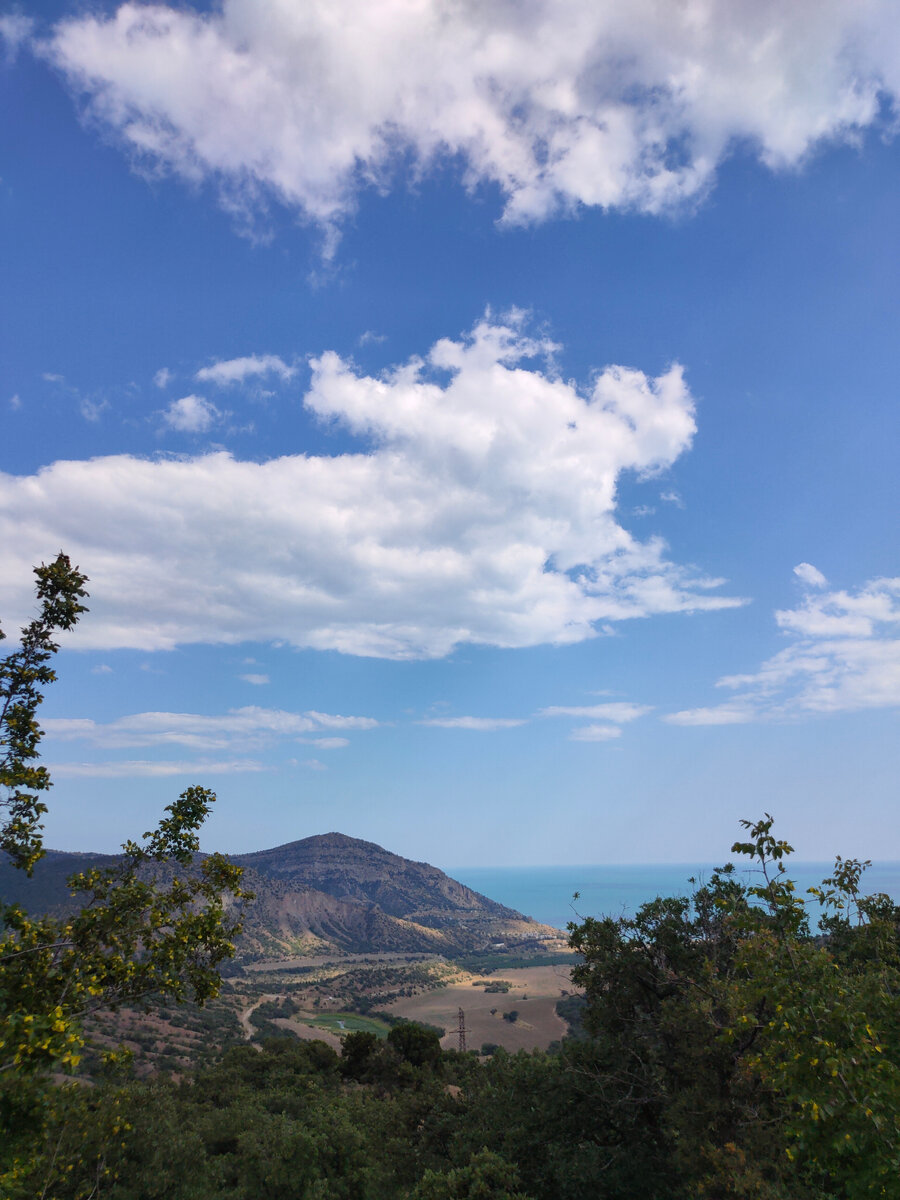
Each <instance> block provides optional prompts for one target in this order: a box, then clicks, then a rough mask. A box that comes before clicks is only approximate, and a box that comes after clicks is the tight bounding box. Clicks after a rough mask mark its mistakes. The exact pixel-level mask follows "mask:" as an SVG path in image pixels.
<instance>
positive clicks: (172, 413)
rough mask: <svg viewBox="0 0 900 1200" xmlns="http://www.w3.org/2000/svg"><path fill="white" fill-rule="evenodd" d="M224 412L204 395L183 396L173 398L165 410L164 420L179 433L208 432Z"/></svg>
mask: <svg viewBox="0 0 900 1200" xmlns="http://www.w3.org/2000/svg"><path fill="white" fill-rule="evenodd" d="M221 416H222V414H221V413H220V412H219V410H218V409H217V408H216V406H215V405H214V404H212V403H211V402H210V401H209V400H205V399H204V398H203V397H202V396H194V395H191V396H182V397H181V399H180V400H173V401H172V403H171V404H170V405H169V407H168V408H167V409H165V410H164V411H163V414H162V419H163V422H164V423H165V424H166V425H168V426H169V428H170V429H177V430H178V432H179V433H206V431H207V430H208V429H211V428H212V426H213V425H215V424H216V422H217V421H218V420H219V419H220V418H221Z"/></svg>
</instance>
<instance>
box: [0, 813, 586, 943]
mask: <svg viewBox="0 0 900 1200" xmlns="http://www.w3.org/2000/svg"><path fill="white" fill-rule="evenodd" d="M197 857H198V859H202V858H203V857H205V856H204V855H198V856H197ZM225 857H226V858H228V859H229V861H231V862H233V863H235V864H236V865H238V866H241V867H243V868H244V886H245V887H246V888H247V889H248V890H249V891H251V892H254V893H255V899H254V900H253V901H252V902H251V903H249V904H247V905H246V906H245V908H244V911H243V920H244V931H243V933H242V935H241V937H240V939H239V941H238V943H237V954H236V958H237V960H238V961H241V960H243V961H251V960H253V959H255V958H259V957H263V956H264V957H280V956H290V955H300V956H302V955H304V954H321V953H337V954H341V953H359V952H361V951H369V952H373V953H377V952H383V951H395V952H396V951H400V952H410V953H423V952H425V953H440V954H444V955H452V954H458V953H469V952H473V951H479V950H485V949H487V948H489V947H490V946H491V945H496V944H497V943H498V942H510V941H515V942H523V941H524V942H540V941H543V940H545V939H554V938H560V937H562V936H564V935H562V934H560V932H559V931H558V930H554V929H552V928H551V927H550V926H546V925H541V924H539V923H538V922H536V921H534V920H532V919H531V918H530V917H527V916H525V915H524V914H522V913H520V912H517V911H516V910H515V909H512V908H508V907H507V906H505V905H503V904H500V903H498V902H497V901H495V900H491V899H490V898H489V897H487V896H483V895H482V894H481V893H480V892H476V891H474V890H473V889H472V888H469V887H466V885H465V884H462V883H460V882H458V881H457V880H455V879H452V878H451V877H450V876H449V875H447V874H446V873H445V872H444V871H441V870H440V869H439V868H438V867H434V866H432V865H431V864H430V863H425V862H417V861H415V860H413V859H408V858H403V857H402V856H401V855H398V854H394V853H392V852H391V851H389V850H386V849H385V848H384V847H383V846H380V845H378V844H377V843H376V842H368V841H364V840H363V839H361V838H354V837H351V836H350V835H349V834H343V833H339V832H336V831H333V832H331V833H325V834H314V835H312V836H310V837H307V838H300V839H297V840H295V841H292V842H285V843H283V844H282V845H280V846H274V847H271V848H268V849H264V850H254V851H248V852H246V853H243V854H229V855H226V856H225ZM116 861H118V856H117V855H104V854H97V855H93V854H89V853H84V852H68V851H59V850H48V851H47V853H46V854H45V856H44V858H43V859H42V860H41V862H40V863H39V864H38V866H37V868H36V871H35V876H34V878H33V879H32V880H28V879H27V878H25V877H24V876H22V873H21V872H17V871H14V870H13V868H11V867H10V866H9V865H8V864H7V863H0V896H2V897H3V899H4V900H5V901H6V902H7V903H19V904H22V906H23V907H25V908H26V909H29V910H31V911H35V912H38V911H40V912H54V913H57V914H59V915H61V914H62V913H63V912H65V911H67V910H70V909H71V908H73V907H74V906H75V905H76V904H77V899H75V900H73V899H72V898H71V896H70V895H69V892H68V888H67V887H66V885H65V879H66V878H67V877H68V876H69V875H71V874H73V873H74V872H75V871H79V870H84V869H86V868H87V867H90V866H95V865H96V866H111V865H113V864H114V863H115V862H116Z"/></svg>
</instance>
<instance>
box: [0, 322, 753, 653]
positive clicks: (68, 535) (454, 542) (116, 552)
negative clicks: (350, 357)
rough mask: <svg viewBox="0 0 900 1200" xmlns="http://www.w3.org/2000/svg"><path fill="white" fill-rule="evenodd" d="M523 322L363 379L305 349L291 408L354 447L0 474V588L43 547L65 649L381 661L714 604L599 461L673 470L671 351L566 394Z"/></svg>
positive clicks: (686, 409) (553, 639)
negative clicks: (72, 582) (75, 569)
mask: <svg viewBox="0 0 900 1200" xmlns="http://www.w3.org/2000/svg"><path fill="white" fill-rule="evenodd" d="M549 350H550V347H549V346H548V345H546V344H544V343H540V342H536V341H534V340H532V339H531V338H529V337H528V336H526V333H525V332H524V329H523V327H522V325H521V321H520V320H517V321H516V322H507V324H501V323H498V322H497V321H495V320H491V319H487V318H486V319H485V320H483V321H481V322H479V323H478V325H476V327H475V329H474V330H473V331H472V332H471V334H469V335H468V336H466V337H464V338H462V339H461V340H459V341H451V340H447V339H444V340H441V341H439V342H438V343H436V345H434V346H433V347H432V349H431V351H430V353H429V354H428V356H427V359H425V360H422V359H419V358H414V359H412V360H410V361H409V362H407V363H405V364H402V365H401V366H399V367H396V368H395V369H393V370H391V371H389V372H386V373H385V374H383V375H381V376H379V377H371V376H361V375H359V374H357V373H356V371H355V370H354V368H353V366H352V365H351V364H350V363H348V362H346V361H344V360H342V359H341V358H340V357H339V356H338V355H337V354H334V353H326V354H323V355H321V357H319V358H318V359H315V360H313V363H312V367H313V376H312V382H311V387H310V391H309V392H308V394H307V395H306V397H305V401H304V403H305V405H306V407H307V409H308V410H309V411H310V412H312V413H313V414H315V415H317V416H318V417H320V418H322V419H325V420H328V421H332V422H335V423H336V424H339V425H342V426H343V427H344V428H345V429H349V430H350V431H351V432H352V433H354V434H355V435H357V436H358V437H359V438H360V439H363V440H364V441H366V440H367V441H368V442H370V443H371V449H370V450H369V451H368V452H360V453H354V454H341V455H336V456H334V457H325V456H306V455H294V456H286V457H282V458H277V459H272V460H269V461H266V462H241V461H237V460H236V459H234V458H233V457H231V456H230V455H229V454H227V453H224V452H221V453H214V454H208V455H204V456H200V457H195V458H180V459H177V460H174V459H171V458H169V459H163V460H157V461H150V460H144V459H139V458H135V457H131V456H127V455H119V456H113V457H106V458H96V459H93V460H90V461H87V462H57V463H54V464H53V465H52V466H49V467H47V468H45V469H43V470H41V471H39V472H38V473H37V474H36V475H33V476H12V475H2V474H0V536H2V541H3V546H4V554H5V557H6V560H7V569H6V570H5V571H4V573H3V575H2V577H0V606H2V611H4V612H6V613H10V614H12V615H14V616H17V617H18V616H20V615H22V616H24V615H25V614H27V612H28V611H29V601H28V593H27V590H26V589H27V586H28V582H27V581H28V580H29V579H30V578H31V564H32V563H33V562H36V561H40V560H41V559H42V558H46V557H47V555H48V554H52V553H54V552H55V551H56V550H57V549H58V548H59V546H64V547H65V548H66V552H67V553H68V554H69V555H70V556H71V557H72V558H73V560H74V561H76V562H78V563H79V564H80V566H81V568H82V569H83V570H84V571H85V572H86V573H87V574H88V576H89V577H90V579H91V592H92V600H91V614H90V616H89V617H87V618H85V620H84V621H82V622H81V623H80V624H79V626H78V628H77V630H76V631H75V632H74V634H73V635H72V636H71V639H70V640H69V644H71V645H74V646H81V647H85V648H101V647H103V648H114V647H135V648H139V649H146V650H152V649H166V648H170V647H172V646H174V645H176V644H179V643H187V642H208V643H216V642H218V643H223V642H224V643H235V642H239V641H242V640H258V641H266V640H271V639H284V640H286V641H288V642H290V643H291V644H293V645H294V646H299V647H312V648H316V649H329V650H338V651H341V652H343V653H349V654H358V655H372V656H378V657H383V658H414V657H440V656H442V655H446V654H448V653H449V652H450V651H451V650H452V649H453V648H454V646H456V645H458V644H460V643H465V642H470V643H479V644H483V645H493V646H503V647H520V646H534V645H538V644H541V643H572V642H578V641H582V640H583V639H585V638H590V637H592V636H594V635H595V634H596V633H597V625H598V624H599V625H600V629H601V630H602V629H604V628H606V626H607V625H608V623H609V622H610V621H616V620H624V619H627V618H633V617H644V616H648V615H650V614H654V613H672V612H691V611H698V610H709V609H717V608H723V607H728V606H732V605H735V604H738V603H741V601H739V600H735V599H728V598H723V597H720V596H716V595H713V594H711V592H710V589H711V588H713V587H715V586H717V584H718V583H719V582H721V581H717V580H714V579H709V578H705V577H703V576H699V575H697V573H695V572H693V571H691V570H688V569H686V568H684V567H681V566H678V565H676V564H675V563H673V562H671V561H670V560H669V559H668V558H667V556H666V547H665V545H664V543H663V542H662V541H661V540H660V539H655V538H651V539H649V540H646V541H639V540H637V539H635V538H634V537H633V536H632V535H631V534H630V533H629V532H628V531H627V530H626V529H625V528H623V527H622V526H621V525H620V524H619V523H618V521H617V520H616V514H615V508H616V488H617V481H618V478H619V476H620V474H621V473H622V472H624V471H633V472H638V473H642V474H646V473H648V472H652V471H656V470H662V469H664V468H666V467H668V466H669V465H670V464H672V463H673V462H674V461H675V460H676V459H677V458H678V456H679V455H680V454H682V453H683V452H684V451H685V450H686V449H687V448H688V447H689V446H690V443H691V439H692V436H693V433H694V430H695V422H694V405H693V401H692V398H691V395H690V392H689V390H688V388H687V385H686V383H685V381H684V378H683V373H682V369H681V368H680V367H679V366H677V365H675V366H672V367H671V368H670V369H669V370H667V371H666V372H665V373H664V374H663V375H660V376H658V377H657V378H649V377H648V376H646V375H644V374H643V373H642V372H641V371H637V370H629V369H626V368H623V367H616V366H614V367H607V368H606V369H605V370H603V371H602V372H601V373H600V374H598V375H597V376H596V377H595V378H594V379H593V382H592V384H591V386H590V388H589V389H588V390H587V392H586V393H582V392H580V391H579V390H578V388H577V387H576V386H575V385H574V384H573V383H571V382H564V381H563V380H561V379H560V378H558V377H557V375H556V374H555V373H554V371H553V369H552V365H548V364H547V363H546V362H542V361H541V359H542V357H543V358H545V359H546V356H547V354H548V352H549Z"/></svg>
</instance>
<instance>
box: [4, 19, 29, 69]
mask: <svg viewBox="0 0 900 1200" xmlns="http://www.w3.org/2000/svg"><path fill="white" fill-rule="evenodd" d="M33 30H34V21H32V19H31V17H26V16H23V15H22V14H21V13H4V14H3V16H0V44H2V46H3V61H4V62H5V63H6V64H7V65H11V64H12V63H14V62H15V60H16V56H17V55H18V53H19V50H20V48H21V47H22V46H23V45H24V44H25V43H26V42H27V41H28V40H29V39H30V38H31V35H32V32H33Z"/></svg>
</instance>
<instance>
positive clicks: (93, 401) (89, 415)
mask: <svg viewBox="0 0 900 1200" xmlns="http://www.w3.org/2000/svg"><path fill="white" fill-rule="evenodd" d="M73 392H74V389H73ZM74 394H75V395H78V411H79V412H80V413H81V415H82V416H83V417H84V419H85V420H86V421H90V422H91V423H92V424H95V423H96V422H97V421H99V420H100V417H101V416H102V414H103V413H104V412H105V411H106V409H108V408H109V401H108V400H104V399H99V400H98V399H97V398H96V397H93V396H81V395H79V394H78V393H77V392H74Z"/></svg>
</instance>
